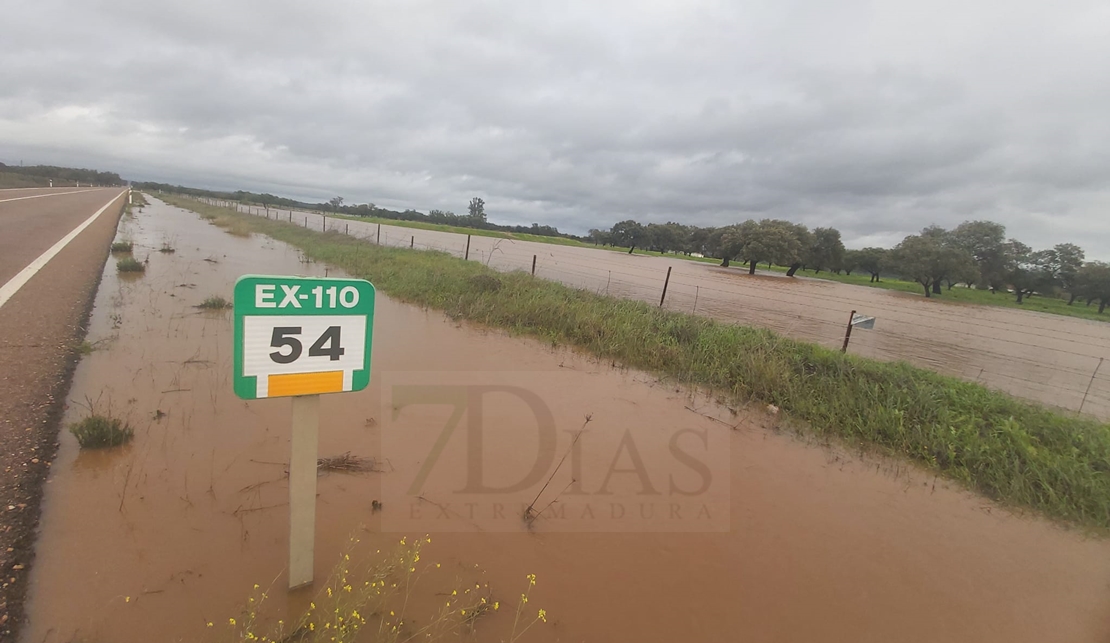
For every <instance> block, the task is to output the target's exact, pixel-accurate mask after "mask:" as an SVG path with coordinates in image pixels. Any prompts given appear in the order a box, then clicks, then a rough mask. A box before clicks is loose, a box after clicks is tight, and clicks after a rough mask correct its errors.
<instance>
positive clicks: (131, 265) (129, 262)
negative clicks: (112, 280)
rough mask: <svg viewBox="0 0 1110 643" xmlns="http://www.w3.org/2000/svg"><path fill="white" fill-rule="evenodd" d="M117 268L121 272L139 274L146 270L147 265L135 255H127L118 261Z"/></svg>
mask: <svg viewBox="0 0 1110 643" xmlns="http://www.w3.org/2000/svg"><path fill="white" fill-rule="evenodd" d="M116 269H117V270H119V271H120V272H128V273H137V274H138V273H143V272H146V265H145V264H144V263H143V262H141V261H138V260H137V259H135V258H134V257H125V258H123V259H120V260H119V261H117V262H116Z"/></svg>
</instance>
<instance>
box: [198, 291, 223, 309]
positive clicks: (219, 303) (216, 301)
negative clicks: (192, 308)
mask: <svg viewBox="0 0 1110 643" xmlns="http://www.w3.org/2000/svg"><path fill="white" fill-rule="evenodd" d="M197 308H203V309H205V310H225V309H227V308H231V302H230V301H228V300H226V299H224V298H223V297H220V296H219V295H215V296H213V297H209V298H208V299H205V300H204V301H202V302H200V303H199V304H197Z"/></svg>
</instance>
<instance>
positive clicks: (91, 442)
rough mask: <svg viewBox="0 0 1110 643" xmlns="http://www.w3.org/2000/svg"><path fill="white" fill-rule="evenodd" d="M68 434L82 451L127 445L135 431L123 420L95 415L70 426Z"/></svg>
mask: <svg viewBox="0 0 1110 643" xmlns="http://www.w3.org/2000/svg"><path fill="white" fill-rule="evenodd" d="M69 432H70V433H72V434H73V435H74V437H76V438H77V444H79V445H81V448H82V449H105V448H108V447H115V446H119V445H121V444H127V443H128V442H130V441H131V438H132V437H134V436H135V431H134V430H133V429H132V428H131V427H130V426H129V425H128V424H126V423H124V421H123V420H121V419H119V418H112V417H106V416H103V415H96V414H93V415H90V416H89V417H87V418H85V419H83V420H81V421H80V422H77V423H76V424H72V425H70V427H69Z"/></svg>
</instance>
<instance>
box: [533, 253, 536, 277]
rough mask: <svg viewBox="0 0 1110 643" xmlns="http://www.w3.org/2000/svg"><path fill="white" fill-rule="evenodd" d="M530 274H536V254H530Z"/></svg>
mask: <svg viewBox="0 0 1110 643" xmlns="http://www.w3.org/2000/svg"><path fill="white" fill-rule="evenodd" d="M532 276H533V277H535V276H536V255H532Z"/></svg>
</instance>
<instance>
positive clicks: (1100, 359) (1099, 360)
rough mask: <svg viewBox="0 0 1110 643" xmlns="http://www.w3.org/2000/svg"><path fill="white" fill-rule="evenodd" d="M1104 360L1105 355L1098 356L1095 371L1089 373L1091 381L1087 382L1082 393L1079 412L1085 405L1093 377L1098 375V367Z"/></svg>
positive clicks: (1093, 381) (1100, 366)
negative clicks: (1085, 389)
mask: <svg viewBox="0 0 1110 643" xmlns="http://www.w3.org/2000/svg"><path fill="white" fill-rule="evenodd" d="M1105 360H1106V358H1105V357H1100V358H1098V366H1096V367H1095V372H1094V373H1091V381H1090V382H1087V392H1086V393H1084V394H1083V401H1082V402H1080V403H1079V412H1080V413H1082V412H1083V407H1084V406H1086V405H1087V396H1088V395H1090V393H1091V386H1092V385H1094V383H1095V377H1096V376H1097V375H1098V369H1100V368H1102V362H1103V361H1105Z"/></svg>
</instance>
